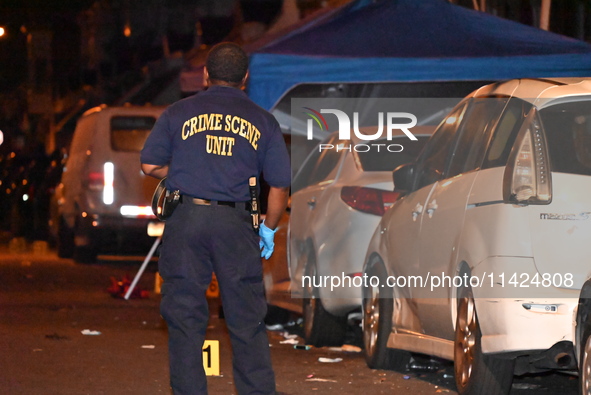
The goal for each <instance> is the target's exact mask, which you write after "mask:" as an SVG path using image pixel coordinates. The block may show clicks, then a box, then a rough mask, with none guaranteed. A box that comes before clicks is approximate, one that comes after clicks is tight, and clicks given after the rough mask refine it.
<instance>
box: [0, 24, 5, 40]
mask: <svg viewBox="0 0 591 395" xmlns="http://www.w3.org/2000/svg"><path fill="white" fill-rule="evenodd" d="M5 35H6V29H5V28H4V26H0V38H2V37H4V36H5Z"/></svg>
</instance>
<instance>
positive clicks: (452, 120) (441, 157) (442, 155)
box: [414, 103, 466, 189]
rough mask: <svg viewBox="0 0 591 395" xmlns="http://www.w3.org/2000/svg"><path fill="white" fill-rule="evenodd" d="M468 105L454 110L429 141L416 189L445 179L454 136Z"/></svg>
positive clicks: (422, 155)
mask: <svg viewBox="0 0 591 395" xmlns="http://www.w3.org/2000/svg"><path fill="white" fill-rule="evenodd" d="M465 108H466V103H462V104H461V105H460V106H459V107H457V108H456V109H455V110H453V111H452V112H451V113H450V115H448V116H447V117H446V118H445V119H444V120H443V122H442V123H441V124H440V125H439V127H438V128H437V130H436V131H435V134H433V136H432V137H431V139H429V141H428V142H427V145H426V146H425V149H424V150H423V152H421V154H420V157H419V160H418V168H417V178H416V181H415V188H414V189H420V188H422V187H424V186H425V185H429V184H432V183H434V182H436V181H438V180H441V179H442V178H443V171H444V169H445V164H446V163H447V158H448V153H449V151H450V149H451V147H452V143H453V140H454V135H455V133H456V130H457V129H458V126H459V125H460V123H461V122H462V118H463V115H464V111H465Z"/></svg>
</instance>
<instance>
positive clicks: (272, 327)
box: [267, 324, 283, 331]
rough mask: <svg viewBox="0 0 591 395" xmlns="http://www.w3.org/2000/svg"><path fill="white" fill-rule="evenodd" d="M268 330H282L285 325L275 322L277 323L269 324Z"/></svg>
mask: <svg viewBox="0 0 591 395" xmlns="http://www.w3.org/2000/svg"><path fill="white" fill-rule="evenodd" d="M267 330H269V331H282V330H283V325H281V324H275V325H267Z"/></svg>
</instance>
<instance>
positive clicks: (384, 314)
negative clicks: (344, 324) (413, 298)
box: [362, 262, 410, 370]
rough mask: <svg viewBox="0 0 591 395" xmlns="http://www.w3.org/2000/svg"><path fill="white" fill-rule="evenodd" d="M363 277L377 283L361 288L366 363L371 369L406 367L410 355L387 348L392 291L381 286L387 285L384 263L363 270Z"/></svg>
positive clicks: (390, 320)
mask: <svg viewBox="0 0 591 395" xmlns="http://www.w3.org/2000/svg"><path fill="white" fill-rule="evenodd" d="M365 274H366V276H367V277H366V278H372V277H377V278H379V283H378V284H375V285H376V286H374V287H372V286H371V284H368V285H369V286H368V287H366V288H364V289H363V300H362V316H363V322H362V327H363V352H364V355H365V362H366V363H367V366H368V367H369V368H371V369H393V370H402V369H404V368H406V366H407V364H408V362H409V360H410V353H408V352H406V351H402V350H395V349H390V348H388V347H387V343H388V337H389V336H390V332H391V331H392V316H393V314H394V299H393V292H392V289H391V288H387V287H386V288H385V287H381V286H380V285H383V284H385V283H386V278H387V274H386V270H385V269H384V266H383V264H382V263H381V262H380V263H375V264H373V265H372V266H371V267H369V269H368V270H366V273H365Z"/></svg>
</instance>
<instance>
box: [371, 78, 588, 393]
mask: <svg viewBox="0 0 591 395" xmlns="http://www.w3.org/2000/svg"><path fill="white" fill-rule="evenodd" d="M394 185H395V191H397V192H400V193H402V194H403V197H402V198H400V199H399V200H397V201H396V202H395V203H394V205H393V206H392V207H391V208H390V210H388V211H387V212H386V214H385V215H384V216H383V217H382V219H381V222H380V224H379V225H378V227H377V229H376V231H375V233H374V235H373V238H372V240H371V242H370V244H369V249H368V251H367V255H366V258H365V264H364V274H365V276H366V278H367V279H368V281H367V284H364V285H366V286H364V288H363V332H364V333H363V336H364V343H365V350H364V352H365V356H366V360H367V362H368V365H369V366H371V367H374V368H376V367H383V366H386V365H399V366H400V365H401V364H403V363H404V360H405V358H407V356H408V354H407V352H409V351H410V352H414V353H422V354H429V355H434V356H438V357H441V358H445V359H449V360H452V361H454V367H455V381H456V385H457V389H458V393H459V394H461V395H466V394H470V395H478V394H488V395H502V394H508V393H509V392H510V390H511V382H512V379H513V375H514V374H518V375H522V374H526V373H537V372H544V371H548V370H553V369H558V370H564V371H571V372H577V370H579V371H580V374H581V376H582V379H581V380H580V381H581V390H582V393H583V394H585V395H589V394H591V340H590V339H591V337H590V334H591V302H590V300H591V299H589V298H590V297H591V285H590V283H589V281H588V279H589V277H590V275H591V248H590V246H591V79H583V78H561V79H536V80H533V79H522V80H511V81H507V82H503V83H498V84H492V85H487V86H485V87H483V88H481V89H479V90H477V91H475V92H474V93H472V94H471V95H469V96H468V97H467V98H466V99H465V100H463V101H462V102H461V103H460V104H459V105H457V106H456V107H455V109H454V110H452V112H451V113H450V114H449V115H448V116H447V118H445V119H444V120H443V122H442V123H441V124H440V126H439V127H438V129H437V130H436V132H435V134H434V135H433V136H432V137H431V139H430V140H429V141H428V142H427V144H426V146H425V148H424V150H423V151H422V153H421V154H420V155H419V157H418V159H417V160H416V161H415V162H413V163H410V164H406V165H402V166H401V167H399V168H397V169H396V170H395V171H394ZM400 350H404V352H401V351H400Z"/></svg>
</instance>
